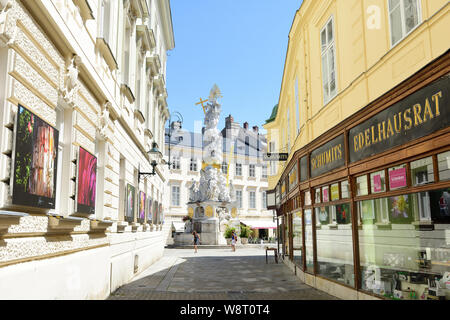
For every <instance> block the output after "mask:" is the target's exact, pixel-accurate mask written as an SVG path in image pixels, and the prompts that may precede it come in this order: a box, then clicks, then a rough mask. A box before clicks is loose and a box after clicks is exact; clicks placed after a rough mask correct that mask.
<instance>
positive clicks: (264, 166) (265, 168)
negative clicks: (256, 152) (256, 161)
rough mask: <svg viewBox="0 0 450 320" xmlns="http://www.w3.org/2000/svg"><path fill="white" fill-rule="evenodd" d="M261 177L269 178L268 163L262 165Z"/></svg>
mask: <svg viewBox="0 0 450 320" xmlns="http://www.w3.org/2000/svg"><path fill="white" fill-rule="evenodd" d="M261 177H262V178H263V179H267V165H265V164H263V166H262V175H261Z"/></svg>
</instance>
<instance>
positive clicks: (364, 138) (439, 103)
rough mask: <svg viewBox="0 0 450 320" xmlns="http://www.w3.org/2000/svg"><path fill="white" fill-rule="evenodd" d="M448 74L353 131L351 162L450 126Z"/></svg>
mask: <svg viewBox="0 0 450 320" xmlns="http://www.w3.org/2000/svg"><path fill="white" fill-rule="evenodd" d="M449 96H450V76H449V75H447V76H445V77H442V78H441V79H439V80H437V81H435V82H433V83H432V84H430V85H428V86H426V87H425V88H423V89H421V90H419V91H417V92H415V93H413V94H411V95H410V96H408V97H406V98H405V99H403V100H401V101H399V102H397V103H396V104H394V105H392V106H391V107H389V108H388V109H386V110H384V111H382V112H380V113H378V114H377V115H375V116H373V117H372V118H370V119H369V120H367V121H365V122H364V123H362V124H360V125H358V126H356V127H354V128H352V129H351V130H350V132H349V152H350V162H355V161H358V160H362V159H364V158H367V157H370V156H372V155H374V154H377V153H381V152H384V151H386V150H389V149H391V148H393V147H396V146H399V145H402V144H405V143H408V142H409V141H412V140H415V139H418V138H421V137H424V136H426V135H429V134H431V133H433V132H435V131H438V130H440V129H442V128H445V127H448V126H449V125H450V108H449V102H450V100H449Z"/></svg>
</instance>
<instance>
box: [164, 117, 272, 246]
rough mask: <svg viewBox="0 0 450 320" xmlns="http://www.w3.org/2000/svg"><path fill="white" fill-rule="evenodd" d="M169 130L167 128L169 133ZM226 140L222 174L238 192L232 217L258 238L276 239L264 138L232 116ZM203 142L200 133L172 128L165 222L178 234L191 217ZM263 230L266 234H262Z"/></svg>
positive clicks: (167, 139)
mask: <svg viewBox="0 0 450 320" xmlns="http://www.w3.org/2000/svg"><path fill="white" fill-rule="evenodd" d="M168 130H169V129H166V133H169V132H168ZM221 135H222V137H223V140H222V141H223V162H222V172H223V173H224V174H225V175H227V179H228V182H229V183H232V184H233V186H234V189H235V191H236V200H237V201H236V205H235V206H233V208H232V212H231V215H232V217H233V218H236V217H238V218H239V219H240V221H241V222H242V223H244V224H246V225H248V226H250V227H252V228H253V229H254V230H255V234H254V236H255V237H262V238H266V239H268V238H269V237H275V232H274V229H273V228H274V227H275V226H276V224H275V223H274V221H273V213H272V210H267V209H266V190H267V185H268V182H267V181H268V179H267V175H268V172H267V164H268V163H267V162H265V161H264V160H263V154H264V153H266V152H267V151H266V150H267V143H266V137H265V135H262V134H260V133H259V130H258V127H257V126H254V127H253V128H252V129H249V126H248V123H247V122H246V123H244V126H243V127H241V126H240V125H239V124H238V123H236V122H234V120H233V117H232V116H231V115H230V116H228V117H227V118H226V120H225V128H224V129H223V130H222V131H221ZM165 150H166V153H165V155H166V161H169V137H168V136H167V135H166V149H165ZM202 154H203V139H202V133H200V132H189V131H186V130H183V129H177V128H176V127H174V126H173V125H172V131H171V139H170V162H171V168H170V175H169V177H168V188H169V193H168V194H167V195H166V196H165V197H164V203H165V204H164V207H165V208H166V210H165V220H166V222H172V223H173V229H175V231H176V232H182V231H183V225H184V224H183V223H182V218H183V217H184V216H187V215H189V216H192V215H193V212H192V211H191V212H189V210H188V206H187V203H188V202H189V188H190V186H191V185H192V182H193V181H199V180H200V170H201V169H202ZM263 230H264V231H263Z"/></svg>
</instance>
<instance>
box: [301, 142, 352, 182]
mask: <svg viewBox="0 0 450 320" xmlns="http://www.w3.org/2000/svg"><path fill="white" fill-rule="evenodd" d="M344 152H345V151H344V135H343V134H342V135H340V136H338V137H337V138H334V139H333V140H331V141H329V142H327V143H326V144H324V145H322V146H321V147H319V148H317V149H316V150H314V151H313V152H311V157H310V166H311V177H312V178H314V177H317V176H319V175H321V174H323V173H325V172H328V171H331V170H334V169H337V168H340V167H342V166H344V165H345V156H344Z"/></svg>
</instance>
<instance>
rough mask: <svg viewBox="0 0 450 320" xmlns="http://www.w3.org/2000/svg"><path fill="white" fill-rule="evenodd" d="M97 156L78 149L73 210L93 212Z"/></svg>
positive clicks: (80, 148)
mask: <svg viewBox="0 0 450 320" xmlns="http://www.w3.org/2000/svg"><path fill="white" fill-rule="evenodd" d="M96 186H97V158H96V157H95V156H94V155H93V154H91V153H90V152H88V151H87V150H85V149H84V148H82V147H79V149H78V155H77V176H76V201H75V212H77V213H87V214H94V213H95V195H96Z"/></svg>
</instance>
